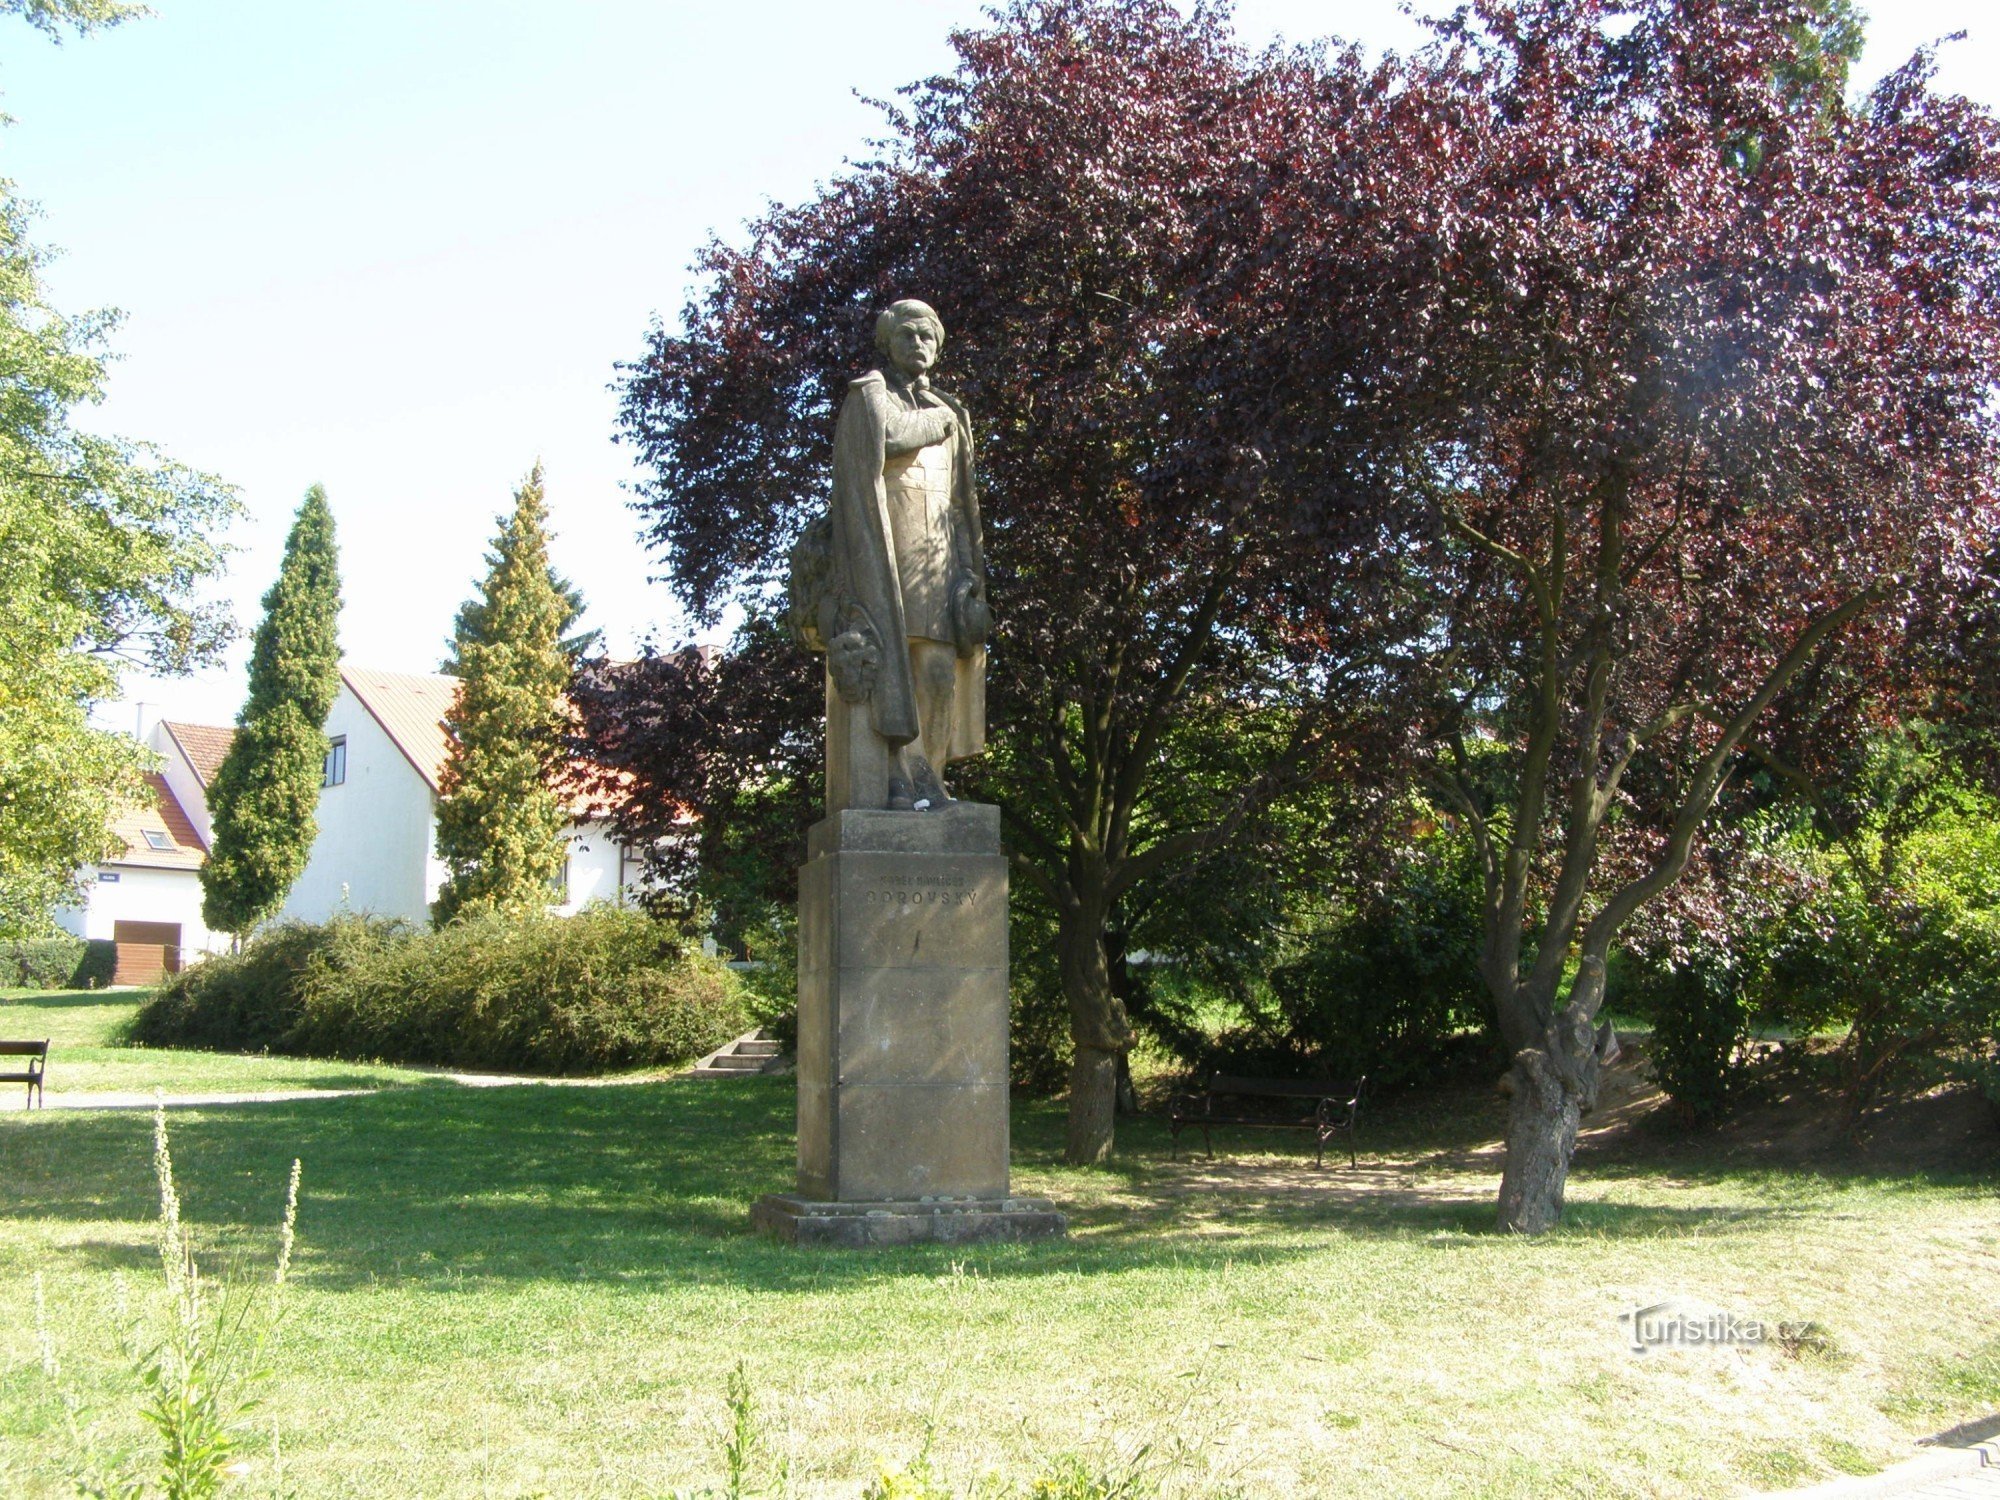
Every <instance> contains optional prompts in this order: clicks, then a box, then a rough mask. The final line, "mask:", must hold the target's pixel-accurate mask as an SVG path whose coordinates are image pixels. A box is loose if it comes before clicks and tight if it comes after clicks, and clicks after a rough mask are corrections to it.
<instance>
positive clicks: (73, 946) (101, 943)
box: [0, 933, 118, 990]
mask: <svg viewBox="0 0 2000 1500" xmlns="http://www.w3.org/2000/svg"><path fill="white" fill-rule="evenodd" d="M117 966H118V949H117V947H116V945H115V944H113V943H110V942H107V941H106V940H104V939H102V938H96V939H93V940H91V941H89V942H85V941H84V940H83V939H82V938H80V937H71V936H69V935H68V934H67V933H63V934H60V935H58V936H55V937H45V938H24V939H21V940H19V941H15V942H8V943H0V987H5V988H8V989H26V990H95V989H101V988H103V987H104V986H105V985H107V984H109V983H111V974H112V971H113V970H114V969H116V968H117Z"/></svg>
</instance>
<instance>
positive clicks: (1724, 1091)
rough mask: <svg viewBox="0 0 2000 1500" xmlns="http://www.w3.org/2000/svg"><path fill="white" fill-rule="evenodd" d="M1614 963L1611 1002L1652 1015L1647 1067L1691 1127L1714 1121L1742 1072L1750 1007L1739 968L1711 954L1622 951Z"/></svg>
mask: <svg viewBox="0 0 2000 1500" xmlns="http://www.w3.org/2000/svg"><path fill="white" fill-rule="evenodd" d="M1621 960H1622V961H1620V962H1617V963H1614V964H1613V966H1612V978H1611V982H1610V983H1609V984H1608V985H1607V987H1606V989H1607V995H1606V1004H1607V1006H1611V1007H1613V1008H1616V1009H1619V1010H1630V1011H1632V1012H1634V1013H1635V1014H1637V1015H1639V1016H1642V1017H1644V1018H1645V1019H1646V1020H1648V1021H1650V1022H1651V1023H1652V1026H1653V1033H1652V1039H1651V1041H1650V1042H1649V1043H1648V1045H1647V1050H1646V1066H1647V1070H1648V1071H1649V1072H1650V1073H1651V1074H1652V1077H1653V1081H1654V1082H1655V1083H1657V1084H1658V1085H1659V1086H1660V1087H1661V1089H1663V1090H1664V1091H1665V1092H1666V1094H1667V1097H1668V1098H1670V1099H1672V1100H1673V1101H1674V1104H1675V1106H1676V1108H1677V1109H1678V1110H1679V1111H1680V1114H1681V1116H1682V1118H1683V1119H1684V1120H1685V1121H1686V1122H1687V1123H1689V1124H1691V1125H1697V1126H1703V1127H1706V1126H1710V1125H1714V1124H1716V1123H1717V1122H1718V1121H1720V1120H1721V1119H1722V1117H1723V1116H1724V1115H1726V1114H1727V1113H1728V1112H1729V1107H1730V1105H1731V1104H1732V1103H1733V1102H1734V1098H1735V1095H1736V1092H1737V1089H1738V1087H1739V1085H1740V1084H1741V1082H1742V1076H1743V1056H1744V1053H1743V1044H1744V1043H1745V1042H1747V1041H1748V1040H1749V1038H1750V1007H1749V1004H1748V1002H1747V1000H1746V998H1745V996H1744V993H1743V989H1742V985H1741V984H1740V983H1739V981H1738V977H1737V975H1736V973H1735V972H1734V971H1733V970H1732V969H1731V968H1730V967H1729V966H1728V965H1727V964H1725V963H1722V962H1720V961H1718V960H1717V959H1716V958H1715V957H1714V956H1713V955H1710V954H1705V953H1704V954H1699V955H1696V956H1691V957H1686V958H1684V959H1683V960H1682V961H1681V962H1680V963H1679V964H1677V965H1672V966H1669V965H1668V964H1666V963H1663V962H1654V961H1648V960H1646V959H1642V958H1639V957H1636V956H1632V955H1621Z"/></svg>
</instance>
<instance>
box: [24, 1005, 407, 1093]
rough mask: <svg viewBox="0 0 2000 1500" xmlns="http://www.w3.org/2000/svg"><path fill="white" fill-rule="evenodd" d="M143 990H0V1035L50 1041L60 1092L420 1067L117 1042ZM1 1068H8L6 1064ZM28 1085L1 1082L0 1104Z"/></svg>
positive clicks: (332, 1085)
mask: <svg viewBox="0 0 2000 1500" xmlns="http://www.w3.org/2000/svg"><path fill="white" fill-rule="evenodd" d="M147 993H148V992H146V991H143V990H10V989H0V1037H6V1038H8V1039H10V1040H14V1039H19V1040H24V1041H40V1040H42V1039H43V1038H44V1037H46V1038H48V1041H49V1067H48V1076H47V1084H46V1092H47V1093H48V1094H49V1096H50V1097H54V1096H55V1095H57V1094H107V1093H137V1094H151V1093H153V1092H154V1091H155V1090H165V1091H166V1092H168V1093H170V1094H210V1093H214V1094H254V1093H260V1092H262V1091H264V1090H267V1089H351V1088H370V1087H376V1086H379V1085H381V1084H386V1083H399V1082H402V1083H408V1082H414V1081H416V1080H417V1079H420V1078H422V1077H423V1076H425V1075H423V1074H422V1073H418V1072H414V1071H412V1070H410V1069H408V1068H395V1067H389V1066H385V1065H383V1064H379V1063H343V1062H326V1061H321V1060H318V1059H314V1058H303V1057H243V1056H238V1055H236V1054H233V1053H221V1052H191V1051H181V1050H178V1049H173V1048H152V1047H128V1046H124V1045H121V1036H122V1033H123V1031H124V1028H125V1025H126V1023H127V1022H128V1021H130V1020H131V1019H132V1016H133V1015H134V1013H135V1012H137V1011H138V1009H139V1006H140V1003H141V1002H142V1001H144V1000H145V998H146V995H147ZM0 1071H12V1069H4V1070H0ZM25 1099H26V1090H25V1089H18V1088H16V1087H15V1086H13V1085H0V1110H4V1109H19V1108H21V1107H22V1105H23V1103H24V1102H25Z"/></svg>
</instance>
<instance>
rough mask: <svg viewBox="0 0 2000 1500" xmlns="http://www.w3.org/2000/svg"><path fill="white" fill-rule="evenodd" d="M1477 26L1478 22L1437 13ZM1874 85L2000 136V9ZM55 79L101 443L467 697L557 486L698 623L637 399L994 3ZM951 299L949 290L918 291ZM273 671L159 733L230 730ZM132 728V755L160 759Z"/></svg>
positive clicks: (366, 4) (167, 56)
mask: <svg viewBox="0 0 2000 1500" xmlns="http://www.w3.org/2000/svg"><path fill="white" fill-rule="evenodd" d="M1440 8H1445V7H1442V6H1441V7H1440ZM1878 9H1879V10H1880V11H1881V14H1880V15H1879V16H1878V17H1877V18H1876V19H1875V21H1874V23H1873V24H1872V26H1871V33H1870V35H1871V48H1870V55H1869V56H1868V57H1867V58H1866V59H1865V60H1864V67H1863V72H1864V73H1865V74H1868V75H1870V76H1872V75H1873V74H1874V73H1877V72H1879V71H1881V70H1882V69H1883V68H1885V67H1887V66H1889V65H1891V64H1892V63H1893V62H1895V61H1899V60H1900V59H1901V58H1903V57H1906V56H1907V55H1908V53H1909V51H1910V49H1911V48H1912V47H1913V46H1915V45H1917V44H1919V43H1921V42H1923V41H1927V40H1929V39H1931V38H1934V37H1937V36H1940V35H1942V34H1944V33H1946V32H1950V31H1953V30H1960V29H1963V30H1966V31H1968V32H1970V33H1972V35H1971V37H1970V39H1969V41H1967V42H1964V43H1960V44H1958V45H1956V46H1954V47H1953V48H1951V49H1949V50H1948V52H1947V54H1946V71H1945V82H1946V84H1947V85H1948V86H1950V87H1952V88H1954V89H1957V90H1960V91H1963V92H1966V93H1969V94H1971V95H1973V96H1974V97H1976V98H1981V99H1983V100H1985V101H1986V102H1987V103H1989V104H2000V46H1996V41H1995V38H1996V34H2000V7H1996V6H1994V5H1992V4H1991V3H1990V0H1903V3H1900V4H1898V5H1896V6H1894V7H1893V8H1891V7H1889V6H1887V5H1880V6H1878ZM155 11H156V14H155V15H153V16H152V17H150V18H148V19H142V20H139V21H135V22H131V23H128V24H127V25H125V26H122V27H120V28H117V29H116V30H113V31H110V32H105V33H100V34H99V35H96V36H93V37H89V38H85V39H82V40H72V41H69V42H66V43H64V44H63V45H61V46H59V47H58V46H55V45H52V44H50V43H48V42H47V41H45V40H43V39H42V38H41V37H40V36H39V34H37V33H35V32H32V31H31V30H30V29H29V28H28V27H27V26H26V25H24V24H23V23H21V22H19V21H14V20H9V21H7V22H5V23H4V26H5V29H4V31H0V94H4V98H0V105H4V107H5V109H6V110H7V111H8V112H9V113H10V114H12V115H13V116H14V120H15V123H14V124H13V125H11V126H9V127H8V128H6V129H5V130H4V131H0V172H4V173H5V175H7V176H8V177H11V178H12V179H13V180H14V181H15V182H16V184H17V185H18V188H19V190H20V191H21V192H22V193H23V194H24V195H25V196H26V197H28V198H30V199H33V200H35V201H37V202H39V203H40V204H41V205H42V207H43V209H44V211H45V212H44V217H43V220H42V222H41V223H40V225H39V226H38V227H37V238H38V240H39V241H40V242H41V243H44V244H53V245H56V246H60V247H61V248H62V250H63V252H64V253H63V255H62V257H61V259H59V260H58V261H57V262H56V263H55V265H54V266H53V267H52V268H51V271H50V275H49V281H50V284H51V287H52V289H53V292H54V295H55V299H56V301H57V303H58V305H60V306H62V307H64V308H66V309H68V310H72V311H76V310H81V309H83V308H87V307H102V306H115V307H119V308H122V309H123V310H124V311H125V313H126V315H127V321H126V323H125V325H124V327H123V328H122V329H121V330H120V331H119V333H118V334H117V336H116V341H115V342H116V347H117V349H118V351H119V352H120V354H121V355H122V356H123V358H122V360H121V363H120V364H119V366H118V367H117V369H116V372H115V374H114V376H113V379H112V386H111V395H110V399H109V400H108V401H107V402H106V403H105V404H104V406H103V407H102V408H101V409H100V410H99V411H97V412H95V413H93V414H91V416H90V418H89V421H90V425H93V426H95V427H98V428H100V429H102V430H105V431H110V432H116V433H119V434H121V435H124V436H128V437H134V438H143V439H147V440H150V441H153V442H156V443H158V444H160V445H161V446H162V447H163V448H164V449H165V450H166V451H167V452H169V453H170V454H172V455H173V456H174V457H175V458H177V459H180V460H181V461H183V462H186V463H189V464H193V465H195V466H197V467H200V468H204V469H208V470H210V471H212V472H214V473H217V474H219V475H221V476H222V477H223V478H225V479H227V480H229V481H231V482H232V483H234V484H236V485H237V486H238V487H239V488H240V491H241V494H242V497H243V500H244V502H245V505H246V507H247V514H246V515H245V517H244V519H243V520H242V521H241V522H240V523H239V524H238V525H237V526H236V527H235V528H233V530H232V533H231V539H232V540H233V541H234V542H235V543H236V544H237V545H238V546H239V548H240V550H239V551H238V552H237V554H236V555H235V557H234V558H233V560H232V565H231V568H230V573H229V576H228V578H227V579H226V580H225V581H224V582H223V584H222V585H221V586H220V593H221V595H222V596H223V597H225V598H227V599H229V600H230V601H232V604H233V607H234V609H235V611H236V614H237V617H238V618H239V620H241V621H242V623H243V624H244V625H245V627H246V628H247V627H248V626H250V625H252V624H254V623H255V621H256V618H257V601H258V598H259V596H260V595H261V594H262V592H263V591H264V589H265V588H266V587H267V586H268V584H269V582H270V580H271V578H272V576H273V574H274V573H275V570H276V567H277V553H278V548H279V547H280V545H281V544H282V541H283V536H284V530H285V526H286V524H287V522H288V520H289V518H290V515H291V512H292V510H293V508H294V507H295V506H296V505H297V503H298V499H299V496H300V495H301V494H302V493H303V491H304V490H305V488H306V486H307V485H309V484H311V483H313V482H315V481H318V482H321V483H324V484H325V485H326V486H327V489H328V492H329V494H330V496H331V498H332V501H333V506H334V512H335V515H336V517H337V518H338V521H339V524H340V528H341V545H342V551H343V571H344V574H345V582H346V597H347V608H346V611H345V613H344V615H343V617H342V627H341V633H342V640H343V644H344V646H345V648H346V651H347V654H348V656H349V658H350V659H351V660H353V661H356V662H358V663H361V664H364V665H368V666H373V667H381V668H386V669H390V670H402V671H430V670H434V669H435V667H436V664H437V661H438V658H439V656H440V653H441V650H442V647H443V643H444V637H445V635H446V633H447V632H448V630H449V629H450V624H451V617H452V614H453V612H454V611H455V610H456V608H457V606H458V604H459V602H460V601H461V600H463V599H464V598H465V597H466V596H467V594H468V593H469V592H470V591H471V588H472V586H473V582H474V579H475V577H476V576H477V575H478V574H479V573H480V572H481V571H482V562H481V556H482V552H483V549H484V547H485V545H486V543H487V541H488V539H489V538H490V536H491V533H492V531H493V528H494V524H495V520H496V517H497V516H498V514H499V512H500V511H501V509H502V508H503V507H504V506H505V505H506V504H507V503H508V499H509V496H510V493H511V490H512V487H513V485H514V484H515V482H516V481H517V480H518V479H519V478H520V476H521V475H522V474H523V473H524V472H525V471H526V470H527V468H528V466H529V465H530V464H531V463H532V462H533V461H534V460H535V459H536V458H537V457H538V456H539V457H540V458H542V459H543V460H544V461H545V463H546V465H547V471H548V486H549V499H550V506H551V510H552V515H553V524H554V526H555V528H556V530H557V533H558V540H557V543H556V549H555V555H556V561H557V564H558V566H560V567H561V568H562V569H563V570H564V571H565V572H566V573H568V574H569V575H570V576H571V577H572V578H573V579H575V580H576V581H577V582H578V583H579V584H580V585H581V586H582V588H583V590H584V592H585V595H586V598H587V600H588V602H589V605H590V620H591V622H592V623H594V624H597V625H600V626H602V627H604V628H605V630H606V632H607V635H608V637H609V640H610V642H611V644H612V646H613V647H614V649H619V650H624V649H627V648H629V647H630V646H631V645H632V644H633V643H634V642H635V641H636V640H637V639H638V638H639V637H641V636H643V635H644V634H645V633H646V632H647V631H648V630H649V629H652V628H655V627H657V628H659V629H660V630H661V631H662V632H663V633H665V634H666V635H668V636H669V637H671V636H675V635H677V634H679V633H680V625H679V622H678V620H677V619H676V617H675V615H674V613H673V610H672V606H671V604H670V602H669V600H668V597H667V593H666V590H665V588H664V587H663V586H662V585H659V584H657V583H651V582H649V581H648V574H649V572H651V571H652V565H651V564H650V563H649V561H648V559H647V558H646V557H645V555H644V554H643V552H642V551H641V549H640V547H639V546H638V544H637V542H636V540H635V532H634V525H633V519H634V518H633V516H632V514H631V512H630V511H628V510H627V509H626V506H625V500H626V496H625V493H624V491H623V490H622V488H621V485H622V484H623V483H624V482H625V481H627V480H628V479H629V478H630V477H631V470H630V467H629V463H628V460H627V457H626V455H625V452H624V450H622V449H619V448H616V447H614V446H613V445H612V444H611V442H610V437H611V433H612V430H613V425H614V417H615V400H614V397H613V396H612V395H611V393H610V392H609V390H608V389H607V387H608V385H609V383H610V382H611V380H612V379H613V377H614V370H613V365H614V363H615V362H616V361H618V360H621V359H629V358H632V357H634V356H635V355H637V354H638V353H639V351H640V349H641V346H642V339H643V336H644V332H645V329H646V325H647V320H648V319H649V318H650V317H651V316H652V315H653V314H654V313H656V312H657V313H659V314H661V315H663V316H665V317H667V318H668V319H671V318H672V317H673V315H674V314H675V312H676V311H677V310H678V308H679V307H680V305H681V303H682V301H683V300H684V296H685V291H686V288H687V285H688V281H687V274H686V267H687V264H688V262H689V260H690V258H691V256H692V255H693V253H694V251H695V250H696V249H697V247H698V246H699V245H700V244H701V243H702V241H703V240H704V239H705V238H706V237H707V236H708V235H709V234H710V233H711V232H719V233H721V234H723V235H724V236H732V235H735V234H736V233H737V232H738V231H739V229H740V226H741V225H742V223H743V222H744V221H745V220H746V219H747V218H749V217H751V216H752V215H754V214H756V213H757V212H758V211H759V210H760V209H761V208H762V206H763V205H764V204H765V203H766V202H767V201H771V200H776V201H779V202H791V201H795V200H796V199H798V198H799V197H801V196H802V195H803V194H805V193H806V192H808V191H809V190H810V189H811V187H812V186H813V184H814V183H815V182H817V181H820V180H822V179H824V178H826V177H827V176H829V175H830V174H832V173H834V172H836V171H838V170H839V168H840V165H841V163H842V161H843V159H844V158H846V157H849V156H851V155H854V154H857V153H859V152H860V151H862V150H863V149H864V146H865V143H866V141H867V138H868V136H869V135H870V133H871V131H872V130H873V129H874V126H875V116H874V113H873V111H871V110H870V109H869V108H868V107H867V106H866V105H864V104H862V103H861V102H860V101H859V100H858V99H857V98H856V95H857V94H860V95H874V96H884V95H887V94H889V93H891V92H892V91H893V90H894V89H895V88H896V87H898V86H899V85H901V84H903V83H906V82H909V81H910V80H912V79H915V78H919V77H923V76H925V75H927V74H930V73H934V72H937V71H939V70H941V69H944V68H946V67H947V66H949V63H950V60H951V54H950V51H949V48H948V45H947V41H946V37H947V34H948V33H949V32H950V31H951V30H952V29H953V28H954V27H958V26H965V25H972V24H978V22H979V20H980V17H981V10H980V7H979V5H978V4H976V3H973V0H873V3H871V4H868V5H865V6H852V5H838V4H826V3H819V4H807V3H800V0H738V3H733V4H721V3H715V0H573V3H569V4H562V5H552V4H549V3H547V0H538V3H533V4H529V3H523V0H457V3H448V4H447V3H433V4H426V3H422V0H155ZM1237 17H1238V25H1239V30H1240V31H1241V33H1242V34H1243V36H1244V37H1245V39H1246V40H1248V41H1251V42H1253V43H1256V44H1262V43H1264V42H1266V41H1269V40H1271V39H1272V38H1273V37H1274V36H1276V35H1278V34H1281V33H1282V34H1283V35H1285V36H1287V37H1290V38H1293V39H1301V38H1307V37H1315V36H1319V35H1324V34H1328V33H1338V34H1341V35H1344V36H1347V37H1349V38H1352V39H1354V40H1357V41H1360V42H1362V43H1364V44H1366V45H1368V46H1370V47H1372V48H1377V49H1379V48H1384V47H1407V46H1409V45H1410V44H1411V43H1412V42H1413V40H1414V39H1415V38H1416V37H1417V31H1416V28H1415V27H1414V25H1413V23H1412V22H1411V21H1410V20H1409V19H1408V18H1407V17H1406V16H1403V15H1401V14H1399V13H1398V9H1397V6H1396V4H1395V3H1394V0H1335V3H1312V0H1242V3H1240V4H1239V6H1238V9H1237ZM913 292H916V293H920V292H921V288H915V289H913ZM243 659H244V654H243V652H242V650H241V649H240V648H239V649H238V650H237V651H236V652H235V653H233V654H232V656H231V657H230V659H229V662H228V663H227V665H226V666H225V667H223V668H219V669H217V670H215V671H211V672H208V673H204V674H203V675H202V676H201V677H199V678H196V679H193V680H190V681H176V682H168V683H151V682H145V681H142V680H138V679H134V680H133V681H132V682H131V684H130V687H131V693H132V697H133V698H135V699H143V700H144V701H146V702H147V703H148V704H150V705H151V712H152V713H154V714H157V713H159V712H161V711H165V712H166V713H168V714H169V715H171V716H176V717H181V718H188V719H195V720H200V721H205V722H213V723H226V722H228V721H229V720H230V719H231V718H232V717H233V715H234V713H235V711H236V708H237V706H238V703H239V702H240V699H241V696H242V690H243V689H242V680H241V671H242V662H243ZM132 720H133V715H132V712H131V711H130V710H129V709H126V710H122V711H119V712H116V713H114V714H112V715H111V717H110V721H111V722H114V723H119V724H130V723H131V722H132Z"/></svg>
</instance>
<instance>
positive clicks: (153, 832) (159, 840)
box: [140, 828, 174, 849]
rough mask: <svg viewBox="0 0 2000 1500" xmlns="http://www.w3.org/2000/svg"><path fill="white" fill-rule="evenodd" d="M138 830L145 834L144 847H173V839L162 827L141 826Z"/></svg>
mask: <svg viewBox="0 0 2000 1500" xmlns="http://www.w3.org/2000/svg"><path fill="white" fill-rule="evenodd" d="M140 832H141V833H143V834H145V835H146V847H147V848H149V849H171V848H173V847H174V841H173V840H172V839H170V838H168V837H167V835H166V832H165V830H164V829H159V828H142V829H141V830H140Z"/></svg>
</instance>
